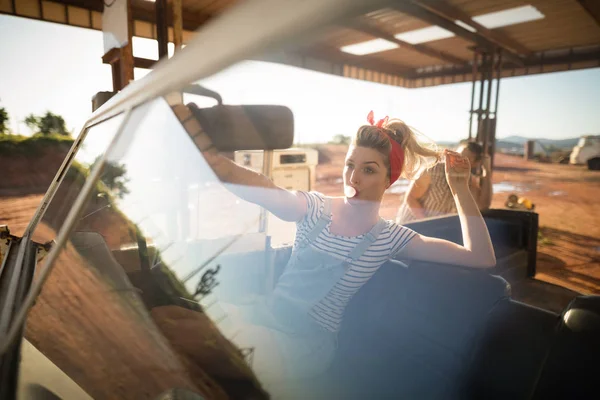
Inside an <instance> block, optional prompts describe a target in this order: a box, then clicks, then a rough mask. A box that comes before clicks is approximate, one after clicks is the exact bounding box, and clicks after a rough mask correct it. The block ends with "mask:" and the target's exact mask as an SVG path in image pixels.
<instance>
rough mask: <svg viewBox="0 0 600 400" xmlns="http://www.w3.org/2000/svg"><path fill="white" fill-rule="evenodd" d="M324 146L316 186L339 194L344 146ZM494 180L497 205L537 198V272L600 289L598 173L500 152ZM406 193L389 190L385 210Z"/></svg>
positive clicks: (390, 212)
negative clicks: (516, 197) (514, 199)
mask: <svg viewBox="0 0 600 400" xmlns="http://www.w3.org/2000/svg"><path fill="white" fill-rule="evenodd" d="M321 152H322V153H323V156H322V159H323V160H322V161H324V162H323V163H320V165H319V166H318V167H317V187H316V190H317V191H320V192H323V193H325V194H329V195H341V193H342V182H341V171H342V167H343V160H344V155H345V148H344V147H343V146H334V145H327V146H323V148H322V149H321ZM492 181H493V183H494V198H493V202H492V207H493V208H505V202H506V199H507V197H508V195H509V194H511V193H516V194H517V195H519V196H524V197H526V198H528V199H530V200H531V201H532V202H533V203H534V204H535V211H536V212H537V213H538V214H539V221H540V231H541V239H540V240H539V242H538V258H537V275H536V278H537V279H539V280H543V281H547V282H550V283H554V284H558V285H561V286H563V287H566V288H569V289H571V290H574V291H577V292H580V293H584V294H600V213H598V206H597V205H598V199H600V173H599V172H598V171H589V170H587V168H585V167H583V166H573V165H561V164H543V163H538V162H535V161H526V160H524V159H522V158H520V157H515V156H508V155H504V154H498V155H497V156H496V159H495V170H494V175H493V178H492ZM398 190H402V187H401V186H399V187H398ZM402 198H403V194H401V193H400V194H398V193H387V194H386V195H385V197H384V201H383V205H382V208H381V215H382V216H383V217H384V218H389V219H394V218H395V216H396V212H397V209H398V207H399V205H400V202H401V201H402Z"/></svg>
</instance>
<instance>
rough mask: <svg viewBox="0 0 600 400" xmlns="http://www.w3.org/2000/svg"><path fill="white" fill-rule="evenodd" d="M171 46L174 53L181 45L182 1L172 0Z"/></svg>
mask: <svg viewBox="0 0 600 400" xmlns="http://www.w3.org/2000/svg"><path fill="white" fill-rule="evenodd" d="M173 44H174V45H175V51H177V50H180V49H181V45H182V44H183V1H182V0H173Z"/></svg>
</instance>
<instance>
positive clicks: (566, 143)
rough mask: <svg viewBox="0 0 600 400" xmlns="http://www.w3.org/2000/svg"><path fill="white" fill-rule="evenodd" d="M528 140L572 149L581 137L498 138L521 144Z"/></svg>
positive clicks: (502, 140)
mask: <svg viewBox="0 0 600 400" xmlns="http://www.w3.org/2000/svg"><path fill="white" fill-rule="evenodd" d="M528 140H535V141H537V142H539V143H541V144H542V145H543V146H554V147H558V148H559V149H569V150H570V149H572V148H573V146H575V145H577V142H578V141H579V138H578V137H576V138H569V139H544V138H526V137H523V136H509V137H505V138H502V139H498V141H499V142H509V143H515V144H517V145H519V146H523V144H524V143H525V142H527V141H528Z"/></svg>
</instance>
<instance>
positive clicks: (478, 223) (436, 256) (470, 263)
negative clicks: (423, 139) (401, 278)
mask: <svg viewBox="0 0 600 400" xmlns="http://www.w3.org/2000/svg"><path fill="white" fill-rule="evenodd" d="M444 156H445V161H446V178H447V180H448V184H449V185H450V189H451V190H452V194H453V195H454V200H455V202H456V208H457V211H458V217H459V219H460V225H461V228H462V236H463V246H460V245H458V244H456V243H453V242H450V241H447V240H443V239H437V238H431V237H427V236H422V235H416V236H415V237H414V238H413V239H412V240H411V241H410V242H409V243H408V244H407V245H406V247H405V248H404V250H403V256H406V257H407V258H410V259H414V260H422V261H432V262H440V263H446V264H456V265H463V266H467V267H474V268H490V267H493V266H495V265H496V256H495V254H494V248H493V246H492V240H491V239H490V234H489V232H488V230H487V226H486V225H485V221H484V220H483V217H482V216H481V213H480V211H479V207H478V206H477V203H476V202H475V200H474V199H473V196H472V195H471V191H470V190H469V187H468V184H467V182H468V181H469V175H470V165H469V160H468V159H466V158H464V157H462V156H460V155H459V154H458V153H454V152H449V151H447V152H446V153H445V154H444Z"/></svg>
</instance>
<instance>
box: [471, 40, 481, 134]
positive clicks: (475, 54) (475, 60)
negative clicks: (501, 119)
mask: <svg viewBox="0 0 600 400" xmlns="http://www.w3.org/2000/svg"><path fill="white" fill-rule="evenodd" d="M478 62H479V53H478V52H477V50H475V51H473V65H472V72H471V75H472V76H471V78H472V80H473V84H472V85H471V108H470V112H469V140H471V138H472V137H473V105H474V104H475V86H476V85H477V63H478Z"/></svg>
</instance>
